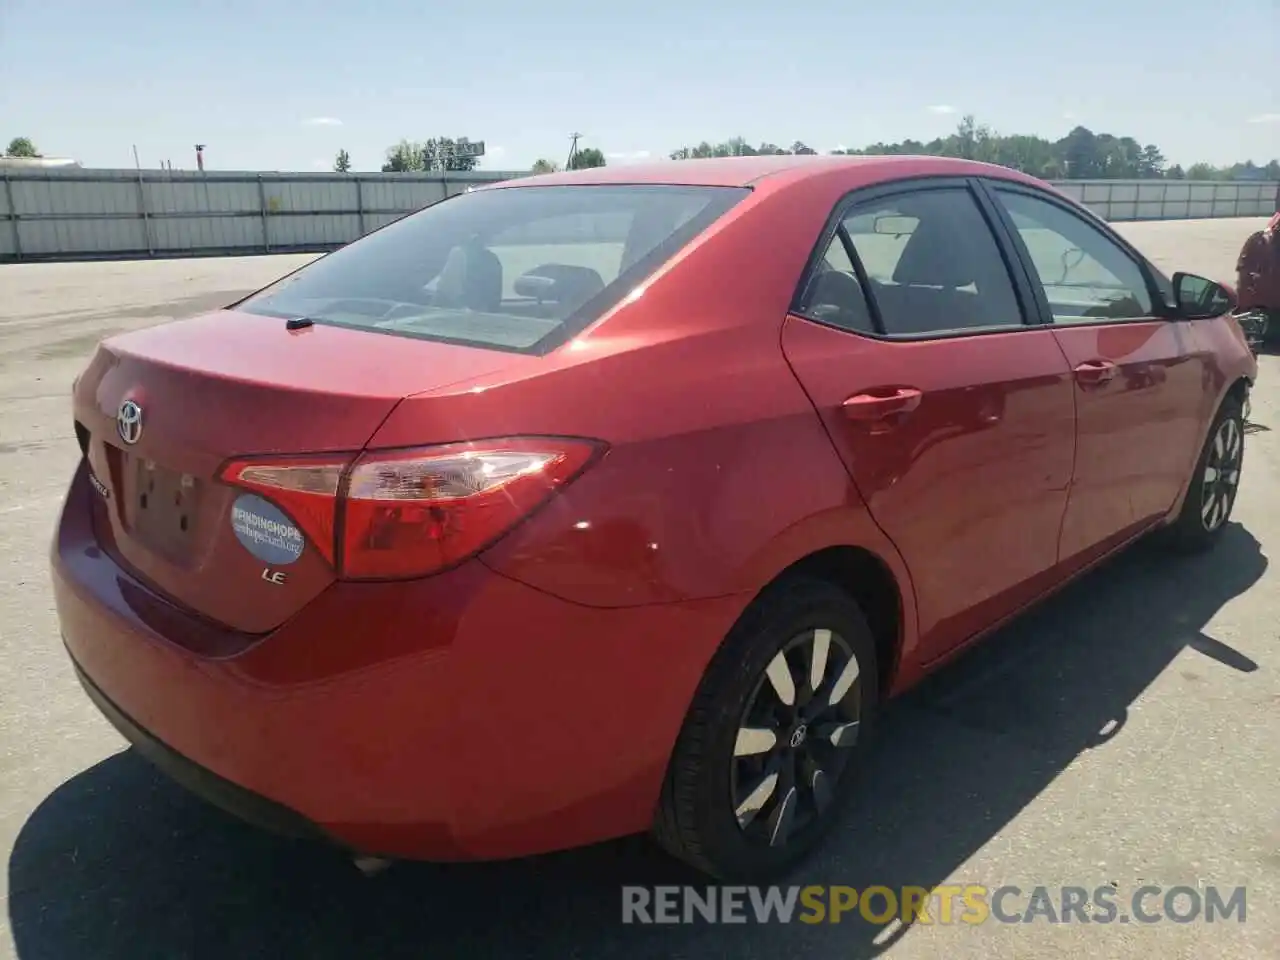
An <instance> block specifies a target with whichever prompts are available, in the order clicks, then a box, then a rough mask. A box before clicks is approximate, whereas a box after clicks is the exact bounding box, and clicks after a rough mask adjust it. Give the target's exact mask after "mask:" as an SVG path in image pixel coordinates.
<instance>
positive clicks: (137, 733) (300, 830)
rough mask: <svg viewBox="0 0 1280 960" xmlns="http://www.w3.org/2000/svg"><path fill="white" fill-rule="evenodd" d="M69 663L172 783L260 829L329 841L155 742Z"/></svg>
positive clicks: (291, 814)
mask: <svg viewBox="0 0 1280 960" xmlns="http://www.w3.org/2000/svg"><path fill="white" fill-rule="evenodd" d="M71 662H72V664H73V665H74V666H75V669H76V679H77V680H79V681H80V685H81V686H82V687H83V688H84V692H85V693H87V694H88V695H89V699H90V700H92V701H93V704H94V706H96V707H97V708H98V709H99V710H100V711H102V715H103V716H104V717H106V718H107V720H109V721H110V722H111V725H112V726H113V727H115V728H116V730H117V731H118V732H119V733H120V735H121V736H123V737H124V738H125V739H126V740H128V741H129V743H130V744H132V745H133V747H134V749H135V750H137V751H138V753H140V754H142V756H144V757H146V759H147V760H149V761H150V762H151V763H152V764H154V765H155V766H156V767H158V768H159V769H160V770H161V772H163V773H164V774H166V775H167V776H168V777H169V778H170V779H171V780H173V781H174V782H175V783H179V784H181V785H182V786H184V787H186V788H187V789H188V790H190V791H191V792H192V793H194V794H196V795H197V796H200V797H202V798H203V799H204V800H206V801H208V802H209V803H211V804H212V805H213V806H215V807H218V808H220V809H222V810H225V811H226V812H227V813H229V814H231V815H232V816H234V817H238V818H239V819H241V820H244V821H245V822H247V823H251V824H253V825H254V826H256V827H258V828H260V829H262V830H266V831H269V832H271V833H276V834H279V835H280V836H285V837H293V838H296V839H306V840H325V839H328V838H327V837H326V835H325V833H324V831H323V830H321V829H320V828H319V827H317V826H316V825H315V824H314V823H312V822H311V821H309V820H308V819H307V818H306V817H304V816H302V815H301V814H299V813H297V812H296V811H294V810H290V809H289V808H288V807H284V806H281V805H280V804H278V803H275V802H273V801H271V800H268V799H267V798H266V797H263V796H259V795H258V794H256V793H254V792H252V791H251V790H246V789H244V788H243V787H241V786H239V785H237V784H234V783H232V782H231V781H230V780H226V779H223V778H222V777H220V776H218V775H217V774H216V773H214V772H213V771H212V770H206V769H205V768H204V767H202V766H200V765H199V764H198V763H193V762H192V761H191V760H188V759H187V758H186V757H184V756H183V755H182V754H180V753H178V751H176V750H174V749H173V748H172V747H170V746H168V745H167V744H164V743H162V742H161V741H159V740H157V739H156V738H155V737H154V736H152V735H151V734H150V733H149V732H148V731H146V730H144V729H142V727H140V726H139V725H138V724H137V723H135V722H134V721H133V720H132V719H130V718H129V717H128V716H127V715H126V714H125V713H124V711H122V710H121V709H120V708H119V707H117V706H116V705H115V704H114V703H112V702H111V700H110V699H109V698H108V697H107V695H106V694H105V693H103V692H102V691H101V690H100V689H98V685H97V684H95V683H94V682H93V681H92V680H90V679H89V677H88V675H86V674H85V672H84V671H83V670H81V669H80V665H79V664H78V663H76V662H75V658H74V657H72V660H71Z"/></svg>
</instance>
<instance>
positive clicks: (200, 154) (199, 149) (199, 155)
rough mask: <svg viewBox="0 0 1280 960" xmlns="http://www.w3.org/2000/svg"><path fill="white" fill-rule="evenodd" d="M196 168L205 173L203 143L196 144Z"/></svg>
mask: <svg viewBox="0 0 1280 960" xmlns="http://www.w3.org/2000/svg"><path fill="white" fill-rule="evenodd" d="M196 168H197V169H199V171H200V172H201V173H204V144H203V143H197V144H196Z"/></svg>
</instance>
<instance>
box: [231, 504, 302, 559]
mask: <svg viewBox="0 0 1280 960" xmlns="http://www.w3.org/2000/svg"><path fill="white" fill-rule="evenodd" d="M231 529H232V530H234V531H235V535H236V539H237V540H239V541H240V544H241V546H243V547H244V548H245V549H246V550H248V551H249V552H250V553H251V554H253V555H254V556H255V557H257V558H258V559H259V560H261V561H262V562H263V563H269V564H272V565H274V566H284V565H286V564H290V563H293V562H294V561H295V560H297V559H298V558H299V557H300V556H302V551H303V548H304V547H305V546H306V540H305V538H304V537H303V536H302V531H301V530H299V529H298V528H297V527H296V526H295V525H294V523H293V521H292V520H290V519H289V518H288V517H287V516H285V514H284V512H283V511H281V510H280V509H279V508H278V507H277V506H275V504H273V503H271V502H269V501H267V500H264V499H262V497H259V496H255V495H254V494H251V493H246V494H242V495H241V496H239V497H237V498H236V502H235V503H233V504H232V505H231Z"/></svg>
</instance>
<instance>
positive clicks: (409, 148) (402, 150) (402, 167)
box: [382, 140, 423, 173]
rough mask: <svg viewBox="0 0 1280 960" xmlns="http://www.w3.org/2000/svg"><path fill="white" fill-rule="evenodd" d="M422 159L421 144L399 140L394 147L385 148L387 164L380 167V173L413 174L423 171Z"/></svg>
mask: <svg viewBox="0 0 1280 960" xmlns="http://www.w3.org/2000/svg"><path fill="white" fill-rule="evenodd" d="M422 157H423V147H422V144H420V143H414V142H413V141H412V140H401V141H400V142H399V143H397V144H396V145H395V146H394V147H388V148H387V162H386V163H384V164H383V165H382V172H383V173H415V172H417V171H420V170H422V169H423V167H422Z"/></svg>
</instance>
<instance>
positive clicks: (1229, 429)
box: [1164, 394, 1245, 553]
mask: <svg viewBox="0 0 1280 960" xmlns="http://www.w3.org/2000/svg"><path fill="white" fill-rule="evenodd" d="M1244 437H1245V433H1244V405H1243V403H1242V402H1241V399H1240V398H1239V397H1238V396H1236V395H1235V394H1232V395H1230V396H1228V397H1227V398H1226V399H1225V400H1223V402H1222V406H1221V407H1220V408H1219V409H1218V414H1217V416H1216V417H1214V419H1213V425H1212V426H1211V427H1210V428H1209V436H1208V438H1207V439H1206V440H1205V443H1204V449H1203V450H1201V451H1200V456H1199V457H1198V458H1197V459H1196V466H1195V473H1194V474H1192V477H1191V484H1190V486H1189V487H1188V488H1187V498H1186V500H1185V501H1184V502H1183V504H1182V510H1181V511H1180V512H1179V513H1178V517H1177V519H1176V520H1174V522H1173V523H1172V524H1171V525H1170V526H1169V527H1167V528H1166V529H1165V531H1164V533H1165V537H1164V541H1165V543H1166V544H1167V545H1168V546H1170V547H1172V548H1173V549H1175V550H1179V551H1181V552H1184V553H1199V552H1201V551H1204V550H1208V549H1209V548H1210V547H1212V546H1213V545H1214V544H1215V543H1217V542H1218V540H1219V539H1220V538H1221V537H1222V532H1223V531H1224V530H1225V529H1226V527H1227V522H1228V521H1229V520H1230V519H1231V512H1232V510H1233V509H1234V507H1235V502H1236V494H1237V493H1238V492H1239V490H1240V470H1241V467H1242V465H1243V463H1244Z"/></svg>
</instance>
